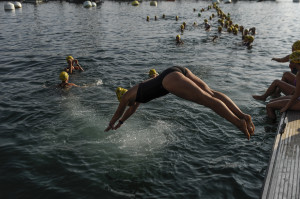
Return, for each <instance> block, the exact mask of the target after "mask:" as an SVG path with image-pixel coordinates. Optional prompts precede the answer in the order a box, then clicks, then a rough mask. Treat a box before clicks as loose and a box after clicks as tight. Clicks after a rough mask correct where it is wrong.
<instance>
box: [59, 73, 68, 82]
mask: <svg viewBox="0 0 300 199" xmlns="http://www.w3.org/2000/svg"><path fill="white" fill-rule="evenodd" d="M68 78H69V74H68V73H67V72H65V71H63V72H61V73H60V75H59V79H60V80H61V81H66V80H67V79H68Z"/></svg>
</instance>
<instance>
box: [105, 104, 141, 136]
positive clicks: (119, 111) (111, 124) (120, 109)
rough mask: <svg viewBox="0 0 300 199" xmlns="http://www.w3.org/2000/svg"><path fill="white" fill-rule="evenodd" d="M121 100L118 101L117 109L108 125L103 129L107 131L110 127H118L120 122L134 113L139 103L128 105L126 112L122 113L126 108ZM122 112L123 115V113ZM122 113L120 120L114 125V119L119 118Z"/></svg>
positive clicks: (114, 128)
mask: <svg viewBox="0 0 300 199" xmlns="http://www.w3.org/2000/svg"><path fill="white" fill-rule="evenodd" d="M124 104H125V103H124V102H123V101H121V102H120V104H119V107H118V109H117V110H116V112H115V114H114V116H113V117H112V119H111V120H110V122H109V125H108V127H107V128H106V129H105V131H106V132H107V131H109V130H111V129H113V130H116V129H118V128H119V127H120V126H121V125H122V123H123V122H124V121H125V120H127V119H128V118H129V117H130V116H131V115H132V114H133V113H135V111H136V109H137V108H138V107H139V103H135V104H134V105H133V106H131V107H129V108H128V109H127V110H126V112H125V113H124V111H125V109H126V104H125V105H124ZM123 113H124V115H123ZM122 115H123V117H122V119H121V122H120V120H119V122H118V124H117V125H116V126H114V124H115V123H116V121H117V120H118V119H119V118H121V116H122Z"/></svg>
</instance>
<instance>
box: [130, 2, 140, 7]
mask: <svg viewBox="0 0 300 199" xmlns="http://www.w3.org/2000/svg"><path fill="white" fill-rule="evenodd" d="M131 5H133V6H138V5H140V3H139V2H138V1H133V2H132V3H131Z"/></svg>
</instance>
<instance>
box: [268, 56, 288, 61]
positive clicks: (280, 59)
mask: <svg viewBox="0 0 300 199" xmlns="http://www.w3.org/2000/svg"><path fill="white" fill-rule="evenodd" d="M272 60H274V61H277V62H288V61H290V55H287V56H285V57H283V58H272Z"/></svg>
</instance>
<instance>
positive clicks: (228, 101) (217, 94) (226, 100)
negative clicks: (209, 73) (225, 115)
mask: <svg viewBox="0 0 300 199" xmlns="http://www.w3.org/2000/svg"><path fill="white" fill-rule="evenodd" d="M187 77H188V78H189V79H191V80H192V81H193V82H194V83H195V84H197V85H198V86H199V87H200V88H201V89H203V90H204V91H206V92H207V93H209V94H210V95H211V96H212V97H215V98H217V99H219V100H221V101H222V102H223V103H225V105H226V106H227V107H228V108H229V109H230V110H231V111H232V112H233V113H234V114H235V115H236V116H237V117H238V118H240V119H244V120H246V122H247V127H248V131H249V133H250V134H251V135H254V130H255V126H254V124H253V122H252V119H251V116H250V115H247V114H245V113H243V112H242V111H241V110H240V109H239V107H238V106H237V105H236V104H235V103H234V102H233V101H232V100H231V99H230V98H229V97H228V96H227V95H225V94H224V93H222V92H219V91H215V90H212V89H210V88H209V86H208V85H207V84H206V83H205V82H204V81H203V80H201V79H200V78H199V77H197V76H196V75H194V74H193V73H192V72H191V71H190V70H188V69H187Z"/></svg>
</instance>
